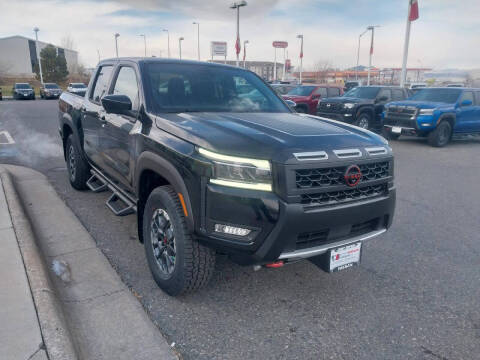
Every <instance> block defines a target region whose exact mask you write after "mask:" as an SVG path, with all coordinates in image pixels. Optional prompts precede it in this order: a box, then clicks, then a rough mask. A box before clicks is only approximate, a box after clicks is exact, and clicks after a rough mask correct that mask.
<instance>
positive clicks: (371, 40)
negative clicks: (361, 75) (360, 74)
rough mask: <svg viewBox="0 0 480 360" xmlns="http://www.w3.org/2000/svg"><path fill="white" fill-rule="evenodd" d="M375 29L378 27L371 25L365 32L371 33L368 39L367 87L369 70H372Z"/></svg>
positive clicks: (368, 84)
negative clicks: (369, 31)
mask: <svg viewBox="0 0 480 360" xmlns="http://www.w3.org/2000/svg"><path fill="white" fill-rule="evenodd" d="M376 27H379V25H373V26H369V27H367V30H371V31H372V37H371V38H370V57H369V58H368V75H367V86H370V70H371V68H372V55H373V35H374V32H375V28H376Z"/></svg>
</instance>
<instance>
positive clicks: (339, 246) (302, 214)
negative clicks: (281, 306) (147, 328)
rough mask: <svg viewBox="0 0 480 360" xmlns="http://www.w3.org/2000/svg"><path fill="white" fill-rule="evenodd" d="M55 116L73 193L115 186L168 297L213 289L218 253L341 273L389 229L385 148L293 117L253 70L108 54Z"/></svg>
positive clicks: (339, 128)
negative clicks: (307, 263) (250, 92)
mask: <svg viewBox="0 0 480 360" xmlns="http://www.w3.org/2000/svg"><path fill="white" fill-rule="evenodd" d="M165 81H166V82H167V85H166V86H165V85H164V84H165ZM237 85H238V86H240V85H241V86H245V85H249V86H250V87H252V88H253V89H254V90H256V91H257V93H258V94H260V95H261V98H258V100H256V98H251V97H243V96H240V94H239V92H238V91H237ZM258 94H257V95H258ZM241 95H245V94H241ZM257 95H256V96H257ZM59 109H60V111H59V122H60V123H59V130H60V135H61V138H62V142H63V149H64V156H65V159H66V163H67V168H68V177H69V180H70V183H71V185H72V186H73V187H74V188H76V189H85V188H90V189H91V190H93V191H95V192H100V191H112V192H113V194H112V196H111V197H110V198H109V200H108V201H107V205H108V207H109V208H110V209H111V210H112V211H113V212H114V213H115V214H117V215H126V214H129V213H132V212H136V213H137V224H138V231H139V239H140V241H142V242H143V243H144V246H145V253H146V258H147V263H148V265H149V267H150V270H151V272H152V275H153V278H154V279H155V281H156V282H157V284H158V285H159V286H160V287H161V288H162V289H163V290H164V291H165V292H167V293H168V294H170V295H178V294H180V293H183V292H187V291H193V290H195V289H198V288H199V287H201V286H203V285H205V284H206V283H207V281H208V280H209V278H210V277H211V275H212V273H213V269H214V262H215V252H216V251H218V252H221V253H223V254H227V255H228V256H229V257H230V258H231V259H232V260H233V261H235V262H237V263H239V264H241V265H254V266H267V267H280V266H283V265H284V264H285V263H288V262H291V261H296V260H300V259H307V258H308V259H310V260H311V261H313V262H315V263H316V264H318V265H319V266H320V267H322V268H323V269H325V270H326V271H328V272H333V271H338V270H343V269H346V268H349V267H351V266H353V265H356V264H358V263H359V261H360V253H361V249H362V243H363V242H364V241H365V240H367V239H370V238H372V237H375V236H377V235H379V234H381V233H384V232H385V231H386V230H387V229H388V228H389V227H390V225H391V223H392V220H393V215H394V207H395V187H394V184H393V155H392V152H391V148H390V147H389V146H388V143H387V142H386V140H385V139H384V138H382V137H381V136H378V135H376V134H373V133H371V132H368V131H365V130H363V129H359V128H357V127H352V126H349V125H346V124H339V123H337V122H334V121H330V120H321V119H320V120H319V119H318V118H316V117H313V116H309V115H300V114H297V113H295V112H292V111H291V110H290V109H289V107H288V106H287V105H286V104H285V102H283V101H281V99H280V98H279V97H278V95H277V94H276V93H275V92H274V91H272V89H271V88H270V87H269V86H268V85H267V84H266V83H265V82H264V81H263V80H262V79H261V78H260V77H259V76H257V75H256V74H254V73H253V72H251V71H247V70H244V69H241V68H235V67H231V66H227V65H223V64H215V63H199V62H193V61H191V62H190V61H178V60H173V59H158V58H144V59H139V58H120V59H119V58H115V59H111V60H103V61H102V62H100V64H99V65H98V67H97V69H96V71H95V75H94V78H93V80H92V81H91V82H90V85H89V88H88V90H87V94H86V96H85V97H84V98H79V97H78V96H75V95H73V94H70V93H67V92H64V93H63V94H62V95H61V96H60V101H59Z"/></svg>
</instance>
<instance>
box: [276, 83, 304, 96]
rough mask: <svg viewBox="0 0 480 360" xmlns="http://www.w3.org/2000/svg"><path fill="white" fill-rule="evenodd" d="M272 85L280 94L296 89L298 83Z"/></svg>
mask: <svg viewBox="0 0 480 360" xmlns="http://www.w3.org/2000/svg"><path fill="white" fill-rule="evenodd" d="M270 86H271V87H272V89H273V90H275V92H276V93H277V94H278V95H285V94H287V93H288V92H289V91H291V90H293V89H295V88H296V87H297V86H298V85H295V84H272V85H270Z"/></svg>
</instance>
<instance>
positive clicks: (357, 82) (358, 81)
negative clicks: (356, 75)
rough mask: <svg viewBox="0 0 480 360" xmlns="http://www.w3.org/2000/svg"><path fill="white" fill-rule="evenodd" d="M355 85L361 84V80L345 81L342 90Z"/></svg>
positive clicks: (349, 88) (348, 89)
mask: <svg viewBox="0 0 480 360" xmlns="http://www.w3.org/2000/svg"><path fill="white" fill-rule="evenodd" d="M357 86H362V81H361V80H355V81H345V86H344V87H343V91H344V92H347V91H350V90H352V89H353V88H355V87H357Z"/></svg>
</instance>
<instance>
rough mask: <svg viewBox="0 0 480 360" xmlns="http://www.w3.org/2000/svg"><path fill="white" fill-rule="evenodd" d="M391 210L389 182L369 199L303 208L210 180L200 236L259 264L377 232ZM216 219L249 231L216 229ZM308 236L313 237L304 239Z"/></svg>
mask: <svg viewBox="0 0 480 360" xmlns="http://www.w3.org/2000/svg"><path fill="white" fill-rule="evenodd" d="M394 209H395V188H394V187H393V185H391V187H390V188H389V189H388V192H387V193H386V194H384V195H382V196H379V197H375V198H372V199H368V200H362V201H352V202H350V203H345V204H341V205H336V206H319V207H306V206H304V205H302V204H299V203H287V202H285V201H284V200H282V199H281V198H279V197H278V196H277V195H275V194H274V193H267V192H261V191H251V190H241V189H233V188H226V187H222V186H218V185H212V184H209V185H207V186H206V189H205V212H204V213H203V214H202V224H203V227H204V228H203V230H201V231H200V234H199V235H200V239H201V240H202V241H204V242H205V243H206V244H207V245H209V246H211V247H214V248H216V249H217V250H218V251H220V252H223V253H226V254H228V255H230V257H231V258H232V259H233V260H234V261H235V262H237V263H239V264H241V265H257V264H258V265H261V264H267V263H271V262H274V261H276V260H279V259H282V260H287V261H288V260H294V259H299V258H308V257H312V256H316V255H320V254H322V253H325V252H326V251H327V250H328V249H331V248H334V247H337V246H341V245H342V244H347V243H351V242H357V241H365V240H367V239H370V238H372V237H375V236H377V235H380V234H381V233H383V232H385V231H386V229H388V228H389V227H390V225H391V223H392V219H393V215H394ZM216 223H220V224H227V225H231V226H238V227H244V228H248V229H250V230H251V231H252V232H251V236H250V237H246V238H245V239H241V238H240V237H236V236H225V235H219V234H217V233H215V231H214V225H215V224H216ZM363 224H367V225H363ZM355 229H361V231H357V230H355ZM325 233H327V235H324V236H323V237H322V238H318V239H317V240H315V239H314V238H315V237H316V236H317V237H318V234H325ZM308 236H311V237H312V239H314V240H312V241H311V242H308V241H307V242H305V238H306V237H308ZM299 239H302V242H301V243H300V240H299Z"/></svg>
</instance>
